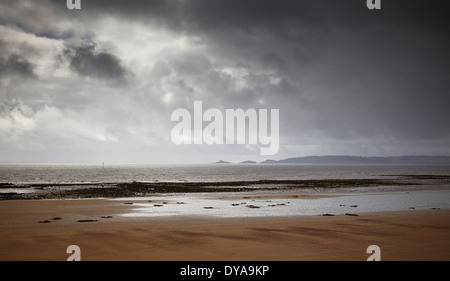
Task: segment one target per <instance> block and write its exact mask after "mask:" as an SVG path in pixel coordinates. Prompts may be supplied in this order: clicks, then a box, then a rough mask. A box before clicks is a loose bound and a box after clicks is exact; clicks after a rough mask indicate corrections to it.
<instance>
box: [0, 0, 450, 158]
mask: <svg viewBox="0 0 450 281" xmlns="http://www.w3.org/2000/svg"><path fill="white" fill-rule="evenodd" d="M449 6H450V4H449V2H448V1H444V0H430V1H428V0H427V1H425V0H422V1H415V0H408V1H407V0H397V1H386V0H381V9H380V10H369V9H368V8H367V6H366V1H365V0H341V1H335V0H320V1H317V0H314V1H313V0H296V1H287V0H281V1H280V0H276V1H275V0H246V1H241V0H214V1H211V0H154V1H137V0H128V1H119V0H89V1H87V0H81V10H76V9H74V10H69V9H68V8H67V6H66V1H65V0H39V1H35V0H33V1H31V0H0V162H5V163H10V162H26V163H30V162H39V163H41V162H45V163H46V162H51V163H54V162H56V163H59V162H61V163H101V162H106V163H180V164H185V163H210V162H215V161H218V160H219V159H222V160H227V161H232V162H239V161H244V160H249V159H250V160H255V161H263V160H266V159H268V158H270V159H276V160H279V159H284V158H288V157H297V156H308V155H359V156H398V155H450V122H449V120H450V110H449V105H450V85H449V84H450V83H449V81H450V54H449V52H448V46H449V43H450V42H449V41H450V36H448V29H449V26H450V25H449V20H448V17H447V13H448V11H449V8H450V7H449ZM194 101H201V102H202V106H203V109H204V110H206V109H208V108H213V109H218V110H219V111H220V112H223V114H225V112H226V109H238V108H242V109H244V110H246V109H256V110H258V109H268V110H270V109H278V110H279V143H280V144H279V149H278V152H277V153H276V154H274V155H270V156H265V155H260V150H259V148H260V146H259V145H258V144H256V145H254V144H248V143H247V144H211V145H210V144H180V145H177V144H175V143H174V142H173V141H172V139H171V131H172V129H173V127H174V125H176V124H177V123H176V122H174V121H172V120H171V114H172V112H173V111H174V110H176V109H178V108H184V109H187V110H189V111H190V112H192V113H193V110H194ZM193 116H194V113H193ZM203 124H204V125H207V122H206V123H203Z"/></svg>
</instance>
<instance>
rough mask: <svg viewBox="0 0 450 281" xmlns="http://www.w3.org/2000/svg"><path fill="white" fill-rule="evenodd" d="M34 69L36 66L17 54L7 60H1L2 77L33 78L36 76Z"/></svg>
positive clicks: (0, 74) (0, 72)
mask: <svg viewBox="0 0 450 281" xmlns="http://www.w3.org/2000/svg"><path fill="white" fill-rule="evenodd" d="M33 69H34V65H33V64H32V63H31V62H29V61H28V60H27V59H25V58H23V57H21V56H19V55H17V54H11V55H10V56H9V57H8V58H6V59H2V58H0V77H1V76H10V75H19V76H21V77H26V78H31V77H35V76H36V75H35V74H34V72H33Z"/></svg>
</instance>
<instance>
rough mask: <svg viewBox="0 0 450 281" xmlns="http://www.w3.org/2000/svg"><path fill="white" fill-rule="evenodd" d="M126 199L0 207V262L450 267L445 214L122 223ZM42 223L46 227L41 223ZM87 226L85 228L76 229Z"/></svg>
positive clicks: (449, 221) (449, 223) (449, 218)
mask: <svg viewBox="0 0 450 281" xmlns="http://www.w3.org/2000/svg"><path fill="white" fill-rule="evenodd" d="M127 202H130V201H128V200H124V201H121V200H105V199H87V200H26V201H22V200H17V201H0V260H57V261H58V260H60V261H64V260H66V259H67V258H68V257H69V254H67V253H66V249H67V247H68V246H69V245H78V246H79V247H80V249H81V260H162V261H169V260H178V261H180V260H189V261H193V260H203V261H205V260H219V261H224V260H233V261H243V260H270V261H272V260H276V261H279V260H289V261H291V260H366V259H367V258H368V257H369V254H367V253H366V249H367V247H368V246H369V245H373V244H375V245H378V246H379V247H380V249H381V259H382V260H450V238H449V237H450V210H426V211H424V210H420V211H419V210H410V211H405V212H389V213H387V212H383V213H373V214H359V215H358V216H346V215H337V216H295V217H259V218H212V217H179V216H178V217H158V218H148V217H147V218H139V217H138V218H128V217H121V216H120V214H122V213H124V212H130V210H131V209H132V208H133V206H132V205H130V204H124V203H127ZM45 221H47V222H45ZM79 221H85V222H79Z"/></svg>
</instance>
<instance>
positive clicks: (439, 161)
mask: <svg viewBox="0 0 450 281" xmlns="http://www.w3.org/2000/svg"><path fill="white" fill-rule="evenodd" d="M261 163H264V164H268V163H269V164H285V163H287V164H422V165H450V156H392V157H364V156H344V155H336V156H305V157H293V158H287V159H283V160H278V161H276V160H266V161H263V162H261Z"/></svg>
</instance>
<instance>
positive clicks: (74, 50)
mask: <svg viewBox="0 0 450 281" xmlns="http://www.w3.org/2000/svg"><path fill="white" fill-rule="evenodd" d="M61 55H62V57H64V58H66V59H68V60H69V63H70V68H71V69H72V70H74V71H75V72H76V73H78V74H79V75H81V76H84V77H94V78H97V79H102V80H108V81H116V82H119V83H127V81H128V79H129V78H130V75H131V73H130V71H128V70H127V69H126V68H125V67H124V66H123V65H122V63H121V61H120V59H119V58H118V57H116V56H115V55H113V54H110V53H108V52H107V51H105V50H101V49H99V47H98V46H97V45H96V44H95V43H80V44H67V45H66V47H65V49H64V50H63V51H62V54H61Z"/></svg>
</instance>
